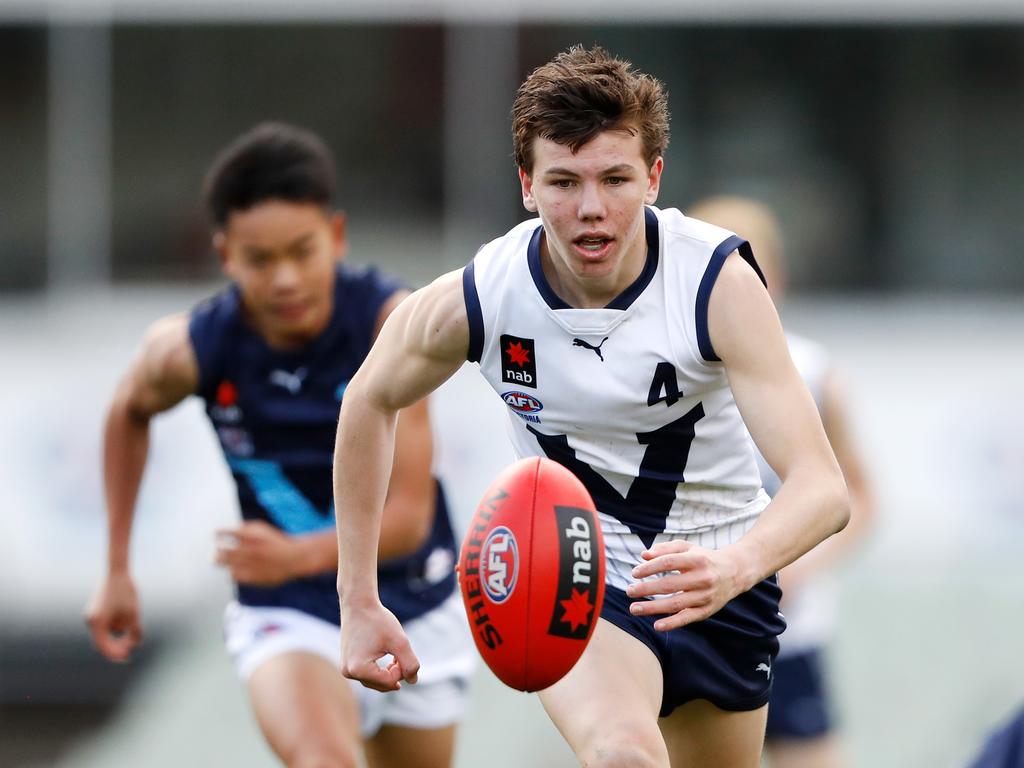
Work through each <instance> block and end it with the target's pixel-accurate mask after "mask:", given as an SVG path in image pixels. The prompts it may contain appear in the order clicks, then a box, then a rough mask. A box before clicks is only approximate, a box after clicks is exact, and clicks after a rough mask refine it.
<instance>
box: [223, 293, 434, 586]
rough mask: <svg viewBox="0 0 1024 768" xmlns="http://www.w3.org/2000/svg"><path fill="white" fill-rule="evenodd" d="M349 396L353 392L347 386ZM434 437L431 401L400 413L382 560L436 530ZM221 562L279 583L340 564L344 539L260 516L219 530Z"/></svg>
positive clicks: (239, 576)
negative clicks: (294, 529)
mask: <svg viewBox="0 0 1024 768" xmlns="http://www.w3.org/2000/svg"><path fill="white" fill-rule="evenodd" d="M407 296H409V292H408V291H404V290H403V291H398V292H396V293H394V294H392V295H391V297H390V298H388V300H387V301H385V302H384V304H383V305H382V306H381V309H380V312H379V313H378V315H377V324H376V327H375V329H374V333H373V336H374V339H376V337H377V336H378V335H379V334H380V331H381V329H382V328H383V326H384V323H385V321H386V320H387V319H388V317H389V316H390V315H391V313H392V312H393V311H394V310H395V308H396V307H397V306H398V305H399V304H400V303H401V302H402V300H403V299H405V298H406V297H407ZM345 397H349V395H348V392H347V391H346V394H345ZM433 450H434V446H433V438H432V437H431V432H430V416H429V413H428V411H427V401H426V400H421V401H419V402H417V403H414V404H413V405H411V406H409V407H408V408H404V409H403V410H402V411H401V413H400V414H399V419H398V428H397V432H396V436H395V457H394V466H393V468H392V470H391V477H390V479H389V481H388V493H387V499H386V500H385V502H384V514H383V517H382V521H381V533H380V544H379V548H378V551H377V556H378V558H379V559H380V560H392V559H394V558H399V557H404V556H406V555H411V554H412V553H413V552H415V551H416V550H418V549H419V548H420V546H422V544H423V542H424V541H425V540H426V538H427V536H428V535H429V534H430V529H431V524H432V523H433V520H434V501H435V489H434V479H433V475H431V472H430V469H431V463H432V461H433ZM218 542H219V543H218V547H217V562H218V563H220V564H221V565H224V566H226V567H227V568H228V569H229V570H230V572H231V577H232V578H233V579H234V580H235V581H237V582H238V583H240V584H252V585H257V586H274V585H277V584H282V583H284V582H286V581H290V580H291V579H296V578H300V577H303V576H313V575H315V574H319V573H325V572H328V571H333V570H335V569H336V568H337V567H338V540H337V535H336V534H335V532H334V531H333V530H328V531H324V532H322V533H309V534H303V535H299V536H292V535H289V534H287V533H284V532H282V531H281V530H280V529H278V528H275V527H274V526H272V525H270V524H268V523H265V522H263V521H260V520H250V521H246V522H243V523H241V524H240V525H238V526H237V527H235V528H231V529H228V530H223V531H218Z"/></svg>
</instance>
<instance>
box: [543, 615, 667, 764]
mask: <svg viewBox="0 0 1024 768" xmlns="http://www.w3.org/2000/svg"><path fill="white" fill-rule="evenodd" d="M539 696H540V700H541V703H542V704H543V705H544V709H545V710H547V713H548V716H549V717H550V718H551V720H552V722H554V724H555V726H556V727H557V728H558V730H559V731H560V732H561V734H562V736H563V737H565V740H566V741H567V742H568V743H569V746H570V747H572V749H573V751H574V752H575V753H576V756H577V758H579V760H580V762H581V763H582V764H583V765H587V766H602V767H604V766H609V767H611V766H621V767H622V768H647V767H648V766H652V767H653V766H658V768H663V767H667V766H668V753H667V752H666V750H665V743H664V741H663V739H662V737H661V733H660V732H659V730H658V710H659V709H660V707H661V696H662V672H661V665H660V663H659V662H658V660H657V658H655V656H654V653H653V652H652V651H651V650H650V649H649V648H648V647H647V646H646V645H644V644H643V643H642V642H641V641H639V640H637V639H636V638H635V637H633V636H632V635H630V634H628V633H626V632H624V631H623V630H621V629H619V628H618V627H616V626H615V625H614V624H611V623H609V622H608V621H605V620H604V619H601V620H600V621H598V622H597V627H596V628H595V629H594V634H593V636H592V637H591V639H590V642H589V643H588V645H587V648H586V650H585V651H584V652H583V655H582V656H581V657H580V660H579V661H578V662H577V663H576V666H574V667H573V668H572V669H571V670H570V671H569V674H567V675H566V676H565V677H563V678H562V679H561V680H559V681H558V682H557V683H555V684H554V685H553V686H551V687H550V688H547V689H545V690H543V691H541V692H540V694H539Z"/></svg>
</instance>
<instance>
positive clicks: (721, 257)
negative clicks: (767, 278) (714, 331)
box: [696, 235, 764, 362]
mask: <svg viewBox="0 0 1024 768" xmlns="http://www.w3.org/2000/svg"><path fill="white" fill-rule="evenodd" d="M746 242H747V241H746V240H744V239H743V238H741V237H737V236H736V235H730V236H729V237H727V238H726V239H725V240H724V241H723V242H722V243H721V244H720V245H719V246H718V247H717V248H715V252H714V253H712V254H711V259H710V260H709V261H708V266H707V269H705V270H704V276H703V277H702V278H701V279H700V286H698V288H697V301H696V321H697V346H698V347H700V354H701V357H703V358H704V359H705V360H707V361H709V362H718V361H721V358H720V357H719V356H718V355H717V354H715V348H714V347H713V346H712V345H711V334H710V333H709V332H708V303H709V302H710V300H711V289H712V288H714V287H715V281H716V280H717V279H718V274H719V273H720V272H721V271H722V265H723V264H725V257H726V256H728V255H729V254H730V253H732V252H733V251H735V250H736V249H737V248H739V247H740V246H742V245H744V244H746ZM748 250H749V249H748ZM758 272H759V273H760V270H758ZM761 279H762V280H763V279H764V278H763V277H762V278H761Z"/></svg>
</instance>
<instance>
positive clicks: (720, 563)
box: [626, 539, 740, 631]
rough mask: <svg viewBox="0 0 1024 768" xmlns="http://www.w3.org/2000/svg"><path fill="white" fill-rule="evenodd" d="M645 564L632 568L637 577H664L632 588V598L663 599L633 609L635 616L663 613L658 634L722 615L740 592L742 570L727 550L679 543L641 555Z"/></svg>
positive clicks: (657, 625) (667, 543)
mask: <svg viewBox="0 0 1024 768" xmlns="http://www.w3.org/2000/svg"><path fill="white" fill-rule="evenodd" d="M641 556H642V557H643V559H644V562H642V563H640V565H638V566H636V567H635V568H634V569H633V578H636V579H643V578H646V577H647V576H653V575H656V574H662V575H661V576H660V577H659V578H656V579H651V580H650V581H645V582H642V583H635V584H630V585H629V586H628V587H627V588H626V594H627V595H629V596H630V597H647V596H648V595H662V597H658V598H655V599H653V600H637V601H636V602H634V603H632V604H630V606H629V610H630V612H631V613H632V614H633V615H634V616H650V615H654V614H659V613H664V614H671V615H670V616H668V618H664V619H659V620H658V621H656V622H654V628H655V629H656V630H659V631H665V630H669V629H675V628H676V627H682V626H685V625H686V624H692V623H693V622H695V621H701V620H703V619H706V618H708V617H709V616H711V615H713V614H714V613H717V612H718V610H719V609H721V608H722V606H724V605H725V604H726V603H728V602H729V601H730V600H732V599H733V598H734V597H736V595H738V594H739V593H740V587H739V583H738V578H737V576H738V574H739V566H738V564H737V563H736V561H735V559H734V558H733V556H732V555H731V554H729V552H728V551H727V550H722V549H704V548H703V547H698V546H696V545H695V544H691V543H690V542H688V541H684V540H682V539H677V540H675V541H665V542H661V543H660V544H655V545H654V546H653V547H651V548H650V549H648V550H645V551H644V552H643V553H641Z"/></svg>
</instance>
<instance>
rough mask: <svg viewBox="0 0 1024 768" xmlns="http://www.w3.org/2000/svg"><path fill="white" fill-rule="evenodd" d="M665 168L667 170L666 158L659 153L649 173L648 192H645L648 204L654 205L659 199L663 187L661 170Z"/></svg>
mask: <svg viewBox="0 0 1024 768" xmlns="http://www.w3.org/2000/svg"><path fill="white" fill-rule="evenodd" d="M663 170H665V160H664V158H662V157H661V156H660V155H659V156H658V158H657V159H656V160H655V161H654V163H653V164H652V165H651V170H650V171H649V172H648V174H647V192H646V193H645V194H644V203H646V204H647V205H654V203H655V201H656V200H657V199H658V191H659V190H660V189H661V172H662V171H663Z"/></svg>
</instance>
